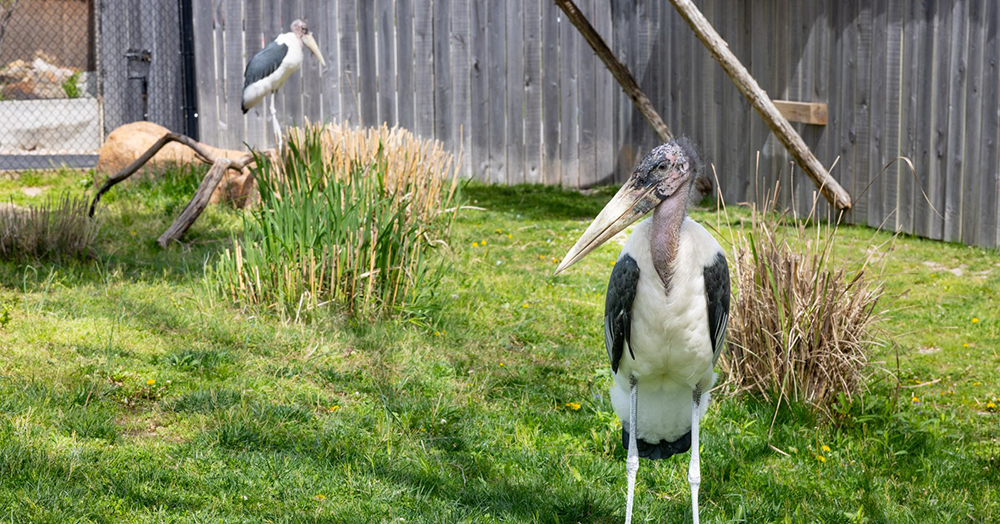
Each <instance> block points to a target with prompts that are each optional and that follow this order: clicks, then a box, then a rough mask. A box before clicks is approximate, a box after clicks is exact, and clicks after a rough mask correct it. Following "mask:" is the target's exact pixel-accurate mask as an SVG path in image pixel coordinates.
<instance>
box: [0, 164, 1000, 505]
mask: <svg viewBox="0 0 1000 524" xmlns="http://www.w3.org/2000/svg"><path fill="white" fill-rule="evenodd" d="M198 182H199V175H198V174H196V173H188V174H177V173H173V174H170V175H168V176H167V177H165V179H164V180H163V181H161V182H154V181H151V180H141V181H137V182H136V183H131V184H126V185H124V187H121V188H120V190H119V189H118V188H116V190H115V191H113V192H111V193H109V195H108V196H107V197H106V198H105V200H103V201H102V202H103V203H104V204H105V207H103V208H102V211H101V213H102V216H103V225H102V228H103V232H102V235H101V237H100V241H99V245H98V246H97V252H98V257H97V258H96V259H93V260H87V261H76V262H64V263H52V262H33V263H12V262H4V263H2V264H0V309H2V308H3V307H5V306H9V308H10V312H9V320H8V321H3V326H2V327H0V413H2V417H0V508H3V512H2V516H0V520H7V519H9V520H11V521H14V522H67V521H83V522H89V521H97V522H100V521H114V522H188V521H212V522H260V521H269V522H293V521H294V522H301V521H328V522H388V521H396V522H399V521H405V522H429V523H430V522H433V523H438V522H620V521H621V519H622V517H623V514H624V492H625V476H624V470H625V468H624V458H625V454H624V451H623V450H622V449H621V444H620V428H619V425H618V421H617V419H616V417H615V416H614V414H613V413H612V411H611V406H610V402H609V401H608V398H607V388H608V385H609V383H610V380H611V378H610V373H609V371H608V366H607V363H606V356H605V351H604V348H603V339H602V326H601V319H602V313H603V301H604V291H605V286H606V282H607V276H608V273H609V271H610V268H611V264H612V263H613V260H614V258H615V257H616V255H617V249H618V247H617V246H616V245H614V243H609V245H607V246H604V247H602V248H600V249H599V250H598V251H596V252H595V253H593V254H592V255H591V256H589V257H588V258H587V259H585V260H583V261H582V262H580V263H579V264H578V265H577V266H574V268H573V269H572V270H571V271H569V272H568V273H567V274H565V275H560V276H559V277H553V276H552V272H553V270H554V269H555V267H556V262H557V261H558V259H559V258H560V257H561V256H562V255H563V254H564V253H565V251H566V250H567V249H568V247H569V246H570V245H572V243H573V242H574V241H575V239H576V238H577V237H578V236H579V234H580V232H582V230H583V229H584V228H585V227H586V224H587V223H588V222H589V219H590V218H592V217H593V216H594V215H596V213H597V212H598V211H599V210H600V209H601V207H602V206H603V204H604V203H605V202H606V201H607V200H608V199H609V198H610V196H611V192H598V193H596V194H593V195H589V196H583V195H580V194H576V193H568V192H561V191H559V190H556V189H551V188H540V187H525V186H519V187H513V188H510V187H498V188H487V187H482V186H472V187H469V188H466V189H465V191H464V194H465V197H466V198H467V199H468V203H469V204H472V205H475V206H478V207H482V208H485V209H486V211H475V210H469V211H464V212H462V213H461V214H460V215H459V218H458V220H457V222H456V226H455V233H454V235H453V238H452V241H451V244H450V246H449V247H448V248H447V249H444V248H442V250H441V251H440V256H441V257H442V260H443V261H444V263H446V264H448V270H447V271H446V276H445V279H444V281H443V283H442V285H441V287H440V289H439V291H440V293H439V296H438V299H437V300H436V302H435V305H436V307H437V309H436V310H434V311H430V312H428V313H429V315H428V316H427V317H426V318H424V319H418V320H411V321H407V320H399V321H391V322H389V321H386V322H377V323H357V324H352V323H349V322H345V321H343V320H342V319H339V318H337V317H336V316H331V317H330V319H329V320H327V321H321V322H316V323H313V324H312V325H308V326H301V325H294V324H282V323H279V322H277V321H276V320H273V319H270V318H267V317H264V316H258V315H252V314H249V313H241V312H240V311H239V310H238V309H237V308H235V307H233V306H232V305H230V304H228V303H226V302H224V301H221V300H220V299H218V298H217V297H213V296H212V295H211V294H210V293H209V292H208V291H207V289H208V286H206V284H205V282H204V270H203V268H204V264H205V263H206V262H210V261H211V260H213V257H214V256H216V255H217V254H218V253H219V252H220V251H221V250H223V249H224V248H225V247H226V246H227V245H228V243H229V239H230V237H231V235H232V234H233V232H234V231H238V230H239V228H240V227H242V218H241V216H240V214H239V213H240V212H238V211H234V210H229V209H226V208H224V207H220V206H213V207H210V208H209V209H208V210H207V211H206V213H205V214H204V215H203V216H202V217H201V219H200V220H199V221H198V222H197V223H196V224H195V226H194V227H193V228H192V229H191V230H190V231H189V232H188V234H187V236H186V237H185V238H184V244H183V245H182V246H177V247H175V248H174V249H171V250H169V251H163V250H160V249H159V247H157V246H156V244H155V239H156V237H157V236H158V235H159V234H160V233H161V232H162V231H163V230H164V229H165V228H166V227H167V225H169V224H170V222H171V221H172V220H173V218H174V217H175V216H176V215H177V214H178V213H179V212H180V210H181V209H183V206H184V205H185V204H186V203H187V200H188V199H189V198H190V195H191V194H192V193H193V191H194V189H195V188H196V187H197V185H198ZM23 187H42V188H46V189H45V190H44V191H43V192H42V193H41V194H39V195H36V196H31V195H28V194H26V193H25V192H23V191H21V189H22V188H23ZM85 187H90V185H88V184H87V175H86V174H85V173H81V172H73V171H64V172H61V173H48V174H25V175H22V176H21V177H19V178H17V179H14V178H11V177H3V178H0V196H2V200H3V201H10V200H13V201H14V203H16V204H18V205H30V204H32V203H37V202H40V201H42V200H44V199H45V198H47V197H49V196H54V195H55V194H58V192H59V191H62V190H69V191H73V192H77V193H82V192H84V191H85V189H84V188H85ZM88 191H92V190H88ZM31 193H35V192H31ZM693 216H694V217H695V218H696V219H698V220H701V221H703V222H704V223H706V224H711V225H713V226H714V227H718V233H720V234H719V238H720V239H722V240H723V243H724V245H726V246H728V242H726V239H728V238H729V230H728V228H727V227H725V226H724V225H721V226H716V224H718V222H717V217H716V214H715V212H714V210H698V211H695V212H693ZM730 216H731V218H732V219H733V221H734V222H736V221H738V220H741V219H744V218H746V217H747V214H745V213H742V212H740V211H738V210H735V209H731V210H730ZM841 235H842V236H841V237H840V239H839V241H838V245H839V246H840V248H839V255H838V256H841V255H847V254H849V253H851V252H856V251H857V250H862V249H866V248H868V246H869V245H871V244H874V243H881V242H884V241H886V240H889V238H890V237H889V235H887V234H882V233H879V234H875V233H874V232H873V231H872V230H870V229H865V228H844V229H842V231H841ZM888 256H889V259H888V260H887V271H886V275H887V279H888V290H889V293H888V298H887V299H886V302H885V306H886V307H887V308H888V309H889V313H888V317H887V320H886V322H885V329H886V330H887V331H888V332H889V333H890V334H891V335H892V336H893V338H894V339H895V340H896V342H897V343H898V345H897V346H896V347H886V348H883V349H880V350H879V351H878V360H879V361H881V362H883V364H882V365H883V367H884V368H886V369H887V371H888V372H886V373H882V374H880V375H878V377H881V378H876V379H874V380H873V382H872V385H871V387H872V390H871V392H870V393H867V394H864V395H861V396H860V397H857V398H856V399H855V400H854V401H853V402H846V403H845V404H844V405H843V406H842V407H840V408H838V409H836V410H835V411H834V413H833V415H832V420H831V419H828V418H826V417H824V416H821V415H816V414H813V413H812V412H810V411H809V410H807V409H805V408H804V407H802V406H797V405H793V406H791V407H787V406H785V407H782V408H781V409H780V411H779V412H778V413H777V417H776V418H775V412H774V409H773V406H772V405H770V404H765V403H763V402H760V401H755V400H753V399H751V398H747V397H740V398H735V397H733V396H732V395H730V394H729V393H728V392H727V391H726V390H725V389H722V390H720V391H717V392H716V394H715V396H714V399H715V401H716V402H715V403H713V405H712V406H711V408H710V409H709V412H708V415H707V416H706V419H705V421H704V427H703V431H702V441H703V446H704V448H703V451H702V476H703V483H702V495H701V504H702V518H703V519H704V521H705V522H731V521H737V522H774V521H787V522H816V521H823V522H855V521H857V522H994V521H997V520H998V519H1000V493H998V491H997V486H998V485H1000V444H998V442H997V432H996V427H997V417H998V415H997V414H996V413H994V412H992V411H991V410H992V409H995V408H990V407H988V406H989V405H990V402H991V401H992V399H993V398H994V397H995V396H997V395H998V394H1000V369H998V368H1000V358H998V354H997V351H996V350H997V347H998V346H1000V318H998V317H997V315H998V314H1000V313H998V312H1000V299H998V296H997V294H998V290H1000V256H998V255H997V253H996V252H994V251H987V250H983V249H978V248H969V247H964V246H960V245H953V244H941V243H937V242H932V241H928V240H922V239H914V238H899V239H898V240H897V241H896V243H895V248H894V250H893V251H892V252H891V253H890V254H889V255H888ZM0 320H2V319H0ZM897 357H898V367H897ZM897 370H898V371H897ZM889 372H891V373H892V374H896V373H898V375H899V377H900V383H898V384H897V382H896V381H895V379H894V378H893V377H892V376H891V374H890V373H889ZM772 421H773V432H772V431H771V428H772ZM769 432H771V433H772V434H771V437H770V440H769V438H768V435H769ZM769 443H770V445H771V446H773V448H772V447H770V446H769ZM775 448H776V449H777V450H781V452H779V451H776V450H775ZM686 472H687V456H686V455H684V456H682V457H677V458H673V459H670V460H666V461H659V462H655V463H653V462H645V461H644V462H643V463H642V466H641V468H640V470H639V481H638V488H637V501H636V511H637V516H636V518H637V520H638V521H646V520H655V521H668V522H683V521H685V520H686V519H689V518H690V506H689V499H688V497H689V495H688V486H687V482H686Z"/></svg>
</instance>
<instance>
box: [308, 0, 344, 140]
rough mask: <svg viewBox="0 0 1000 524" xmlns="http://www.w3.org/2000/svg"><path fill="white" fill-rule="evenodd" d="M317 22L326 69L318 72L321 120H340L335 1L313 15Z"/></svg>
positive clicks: (338, 54)
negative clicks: (320, 85)
mask: <svg viewBox="0 0 1000 524" xmlns="http://www.w3.org/2000/svg"><path fill="white" fill-rule="evenodd" d="M313 16H315V17H316V20H317V30H316V31H317V32H318V35H317V38H318V39H319V48H320V51H322V52H323V58H325V59H326V68H325V69H323V70H322V71H321V72H320V82H321V83H322V88H321V92H322V97H323V120H325V121H329V122H336V121H338V120H340V50H339V47H338V45H337V44H338V43H339V42H338V41H339V38H338V37H337V25H338V24H337V21H338V17H339V9H338V3H337V0H329V1H328V2H327V3H326V9H323V10H322V12H321V13H317V14H315V15H313Z"/></svg>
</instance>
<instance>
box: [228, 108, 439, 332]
mask: <svg viewBox="0 0 1000 524" xmlns="http://www.w3.org/2000/svg"><path fill="white" fill-rule="evenodd" d="M455 166H456V163H455V162H454V159H453V158H452V157H451V155H449V154H447V153H445V152H444V150H443V148H442V147H441V145H440V144H439V143H435V142H431V141H425V140H421V139H418V138H417V137H415V136H413V135H412V134H410V133H409V132H407V131H405V130H401V129H388V128H385V127H382V128H375V129H367V130H351V129H348V128H346V127H336V126H327V127H322V126H312V127H309V128H306V129H300V130H293V131H292V132H290V133H289V135H288V138H287V146H286V147H285V148H284V149H283V150H282V151H281V153H280V155H279V156H278V157H277V158H272V157H270V156H266V155H258V156H257V158H256V168H255V172H254V175H255V177H256V179H257V182H258V186H259V191H260V203H261V205H260V207H259V208H257V209H256V210H254V211H253V212H252V214H250V215H249V216H248V218H247V219H246V222H245V224H246V226H245V228H244V233H243V236H242V238H240V239H237V240H236V241H235V242H234V245H233V247H232V249H228V250H226V251H225V252H224V253H223V254H222V256H221V258H220V259H219V260H218V261H217V262H216V264H215V266H214V268H212V269H210V271H209V273H210V277H211V280H212V281H214V282H215V284H216V285H217V286H218V287H219V288H220V289H221V290H222V291H223V292H224V293H225V294H227V295H228V296H229V297H231V298H232V299H233V300H235V301H237V302H239V303H242V304H244V305H247V306H251V307H254V308H258V309H264V310H272V311H275V312H277V313H278V314H279V315H280V316H282V317H284V318H294V319H299V318H303V316H304V315H306V316H308V315H310V314H311V312H312V311H313V310H315V309H317V308H321V307H324V306H333V308H334V309H336V310H338V311H341V312H343V313H346V314H347V315H349V316H351V317H355V318H372V317H376V316H386V315H388V316H394V315H398V314H410V313H414V312H416V311H417V310H418V309H419V308H421V307H424V306H425V305H426V303H427V299H428V298H429V297H430V296H431V295H432V294H433V291H434V288H435V287H436V283H437V278H436V275H437V271H436V268H439V267H440V266H439V265H435V264H434V263H432V262H431V260H430V258H431V257H430V255H431V251H432V250H433V249H435V248H436V247H439V246H442V245H446V239H447V236H448V233H449V230H450V226H451V222H452V219H453V217H454V212H455V208H454V207H452V208H449V205H451V203H452V201H453V200H454V198H455V190H456V188H457V182H458V180H457V176H456V172H455Z"/></svg>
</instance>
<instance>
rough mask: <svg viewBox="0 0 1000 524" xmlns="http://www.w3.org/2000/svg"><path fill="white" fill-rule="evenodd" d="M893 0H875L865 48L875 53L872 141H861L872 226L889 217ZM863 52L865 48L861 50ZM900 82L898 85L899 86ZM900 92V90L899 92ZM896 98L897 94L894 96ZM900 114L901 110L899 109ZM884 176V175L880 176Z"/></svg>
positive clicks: (891, 225) (870, 121)
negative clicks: (888, 90) (889, 58)
mask: <svg viewBox="0 0 1000 524" xmlns="http://www.w3.org/2000/svg"><path fill="white" fill-rule="evenodd" d="M890 1H892V0H875V1H874V2H873V3H872V5H871V7H872V11H871V26H870V27H871V40H869V43H870V47H869V48H868V49H866V50H864V51H865V52H867V53H870V55H871V64H870V71H871V77H870V87H869V89H868V90H867V93H868V96H869V97H870V99H869V118H868V126H867V127H868V141H867V142H863V141H859V144H862V147H864V144H866V143H867V144H868V158H867V163H868V169H869V174H868V176H869V177H870V179H871V180H873V182H872V184H871V186H870V187H869V189H868V225H869V226H872V227H882V225H883V221H884V220H885V219H886V216H887V214H888V213H885V214H884V213H883V208H884V203H885V202H884V195H885V192H886V186H888V185H889V184H887V182H886V179H888V178H889V177H890V176H892V175H890V174H889V173H888V171H886V172H882V167H883V166H884V165H885V162H883V155H882V151H883V147H884V144H883V142H884V141H885V136H883V132H884V129H885V127H886V126H891V125H893V123H889V122H886V120H887V115H886V86H887V83H886V80H887V75H886V53H887V47H888V46H887V43H888V38H889V36H888V27H889V26H888V22H887V20H886V19H887V17H888V11H889V2H890ZM858 51H859V53H860V52H862V50H860V49H859V50H858ZM898 85H899V84H898V82H897V84H896V86H897V89H898ZM896 92H898V91H896ZM894 97H895V95H894ZM897 114H898V112H897ZM895 116H896V115H893V121H894V123H895V122H897V120H896V119H895ZM880 176H881V178H879V177H880ZM895 183H896V180H895V176H892V184H891V187H892V189H893V200H895ZM894 208H895V203H894V204H893V208H892V209H889V211H890V212H892V211H893V209H894ZM895 216H896V215H895V213H894V212H893V215H892V221H891V222H885V224H886V226H888V227H889V228H890V229H892V230H895V220H896V219H895Z"/></svg>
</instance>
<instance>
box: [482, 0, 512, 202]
mask: <svg viewBox="0 0 1000 524" xmlns="http://www.w3.org/2000/svg"><path fill="white" fill-rule="evenodd" d="M505 7H506V6H504V4H503V3H502V2H489V11H488V12H487V25H488V27H489V32H488V38H489V79H490V82H489V100H490V102H488V103H489V108H490V125H489V127H490V155H489V170H490V181H492V182H493V183H495V184H505V183H509V178H508V177H507V127H506V123H507V109H506V100H507V51H506V50H507V12H506V8H505ZM501 101H504V102H503V103H501Z"/></svg>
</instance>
